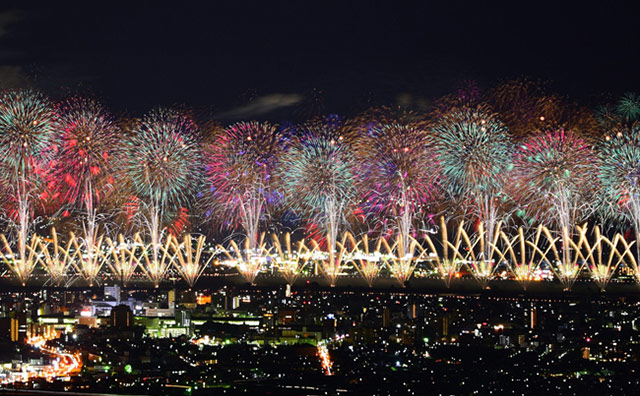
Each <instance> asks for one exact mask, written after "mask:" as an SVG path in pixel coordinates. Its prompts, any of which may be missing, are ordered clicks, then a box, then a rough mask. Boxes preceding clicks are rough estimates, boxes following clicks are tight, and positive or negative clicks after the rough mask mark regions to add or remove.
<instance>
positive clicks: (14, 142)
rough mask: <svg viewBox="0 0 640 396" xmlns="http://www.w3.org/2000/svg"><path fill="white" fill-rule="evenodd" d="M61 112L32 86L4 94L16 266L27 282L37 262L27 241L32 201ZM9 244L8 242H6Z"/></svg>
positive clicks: (0, 130)
mask: <svg viewBox="0 0 640 396" xmlns="http://www.w3.org/2000/svg"><path fill="white" fill-rule="evenodd" d="M56 123H57V114H56V112H55V109H54V108H53V106H52V105H51V104H50V103H49V101H48V100H47V99H46V98H45V97H44V96H43V95H42V94H40V93H38V92H35V91H30V90H16V91H6V92H4V93H2V94H1V95H0V161H1V165H2V168H3V172H2V175H3V177H4V179H5V180H4V182H5V185H6V188H7V194H8V195H9V196H10V198H11V199H10V201H11V202H15V204H16V205H15V206H16V207H15V208H14V211H15V212H16V216H15V219H14V218H13V217H10V218H9V221H10V222H11V223H12V225H13V226H14V227H15V228H16V230H17V232H16V235H15V241H16V243H17V245H18V246H17V252H16V253H17V254H16V256H15V257H14V258H13V259H12V260H13V261H12V264H11V266H10V268H12V270H13V272H14V274H15V275H16V276H17V277H18V280H19V281H20V282H21V283H22V284H25V283H26V281H27V280H28V278H29V277H30V276H31V272H32V271H33V268H34V266H35V264H34V263H32V262H30V261H29V257H31V254H30V253H28V252H27V250H28V246H27V241H28V239H29V233H30V232H31V229H32V227H33V208H32V201H33V200H34V199H35V197H34V196H35V191H36V188H37V184H38V181H39V179H40V177H41V174H42V170H41V169H42V167H44V166H45V165H46V163H47V162H48V158H49V156H50V152H51V150H50V145H51V139H52V136H53V133H54V131H55V129H56ZM6 245H7V246H8V244H6Z"/></svg>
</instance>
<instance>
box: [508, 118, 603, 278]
mask: <svg viewBox="0 0 640 396" xmlns="http://www.w3.org/2000/svg"><path fill="white" fill-rule="evenodd" d="M595 160H596V157H595V153H594V152H593V150H592V148H591V146H590V145H589V144H588V143H587V142H586V141H585V140H584V139H582V138H580V137H579V136H577V135H576V134H574V133H572V132H570V131H564V130H556V131H551V132H548V133H546V134H544V135H541V136H534V137H530V138H529V139H527V140H526V141H525V142H524V143H522V144H521V145H519V147H518V150H517V153H516V155H515V160H514V161H515V168H514V173H515V178H516V188H517V189H518V191H520V195H521V196H520V199H521V202H523V203H525V206H526V210H527V212H529V214H530V215H531V216H532V217H533V218H535V219H537V220H538V221H539V222H540V223H542V224H552V225H555V226H557V227H558V228H557V233H558V235H559V236H560V239H561V241H562V258H561V262H559V263H558V265H559V266H561V267H562V268H563V270H561V271H560V276H561V278H564V279H565V280H566V282H565V286H567V287H570V286H571V285H572V284H573V279H575V276H576V275H575V274H574V272H575V265H574V262H575V260H574V259H572V249H571V240H572V238H573V235H574V229H573V226H574V224H576V223H577V222H579V221H581V220H582V219H583V218H584V217H585V216H588V215H589V214H591V213H592V211H593V207H594V206H593V204H594V203H595V201H594V198H595V197H596V191H595V190H594V189H595V188H596V185H597V183H594V182H593V181H590V180H591V179H593V178H594V176H596V175H597V173H596V161H595Z"/></svg>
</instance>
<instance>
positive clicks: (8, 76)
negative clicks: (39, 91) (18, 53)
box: [0, 65, 31, 90]
mask: <svg viewBox="0 0 640 396" xmlns="http://www.w3.org/2000/svg"><path fill="white" fill-rule="evenodd" d="M30 85H31V84H30V82H29V79H28V78H27V76H26V75H25V74H24V72H23V71H22V68H21V67H20V66H9V65H0V90H2V89H11V88H26V87H28V86H30Z"/></svg>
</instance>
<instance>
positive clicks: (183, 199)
mask: <svg viewBox="0 0 640 396" xmlns="http://www.w3.org/2000/svg"><path fill="white" fill-rule="evenodd" d="M199 142H200V139H199V135H198V130H197V127H196V125H195V124H194V123H193V122H192V121H191V120H190V119H189V118H187V117H186V116H185V115H183V114H182V113H180V112H178V111H174V110H170V109H162V108H161V109H156V110H153V111H151V112H150V113H149V114H147V115H146V116H144V117H143V118H142V119H141V120H138V121H137V122H136V123H135V125H134V126H133V129H132V131H131V133H130V135H129V137H128V139H127V142H126V149H125V159H124V161H123V168H122V170H123V171H124V175H125V176H126V179H127V180H128V181H129V184H130V190H131V191H132V192H133V194H134V195H135V196H136V197H137V198H139V201H138V202H139V203H140V204H141V206H143V208H142V210H141V212H142V213H141V217H140V218H139V219H140V220H141V222H142V226H143V227H144V228H145V229H146V234H147V237H148V238H149V239H150V246H151V252H150V257H149V254H147V253H145V255H144V261H143V263H144V265H146V268H144V269H145V271H144V272H145V273H146V274H147V276H148V277H149V278H150V280H151V281H153V283H154V284H155V285H156V286H158V284H159V282H160V281H161V280H162V279H163V278H164V275H165V272H166V270H167V269H168V268H169V267H170V265H168V263H167V262H165V261H164V260H166V259H167V257H166V246H165V245H166V244H167V241H166V240H165V241H163V239H167V236H166V228H164V222H165V220H166V217H167V216H168V215H169V214H171V213H176V212H178V211H179V208H181V207H186V206H189V203H190V201H191V199H192V198H193V197H194V196H195V194H196V192H197V189H198V188H199V187H200V185H199V184H200V182H199V179H200V174H201V165H200V157H201V155H200V147H199ZM144 265H143V266H144Z"/></svg>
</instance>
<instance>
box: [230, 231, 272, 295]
mask: <svg viewBox="0 0 640 396" xmlns="http://www.w3.org/2000/svg"><path fill="white" fill-rule="evenodd" d="M250 246H251V242H250V241H249V239H248V238H245V240H244V248H240V247H239V246H238V244H237V243H236V242H235V241H231V242H229V249H225V248H224V247H223V246H218V248H219V249H220V250H221V251H222V252H223V253H224V254H225V255H226V256H227V258H228V262H227V265H231V266H234V267H235V268H236V269H237V270H238V272H239V273H240V274H241V275H242V276H243V277H244V278H245V279H246V280H247V282H249V283H251V284H252V285H255V282H256V277H257V276H258V274H259V273H260V271H261V270H262V268H263V267H264V265H265V264H266V263H267V260H268V257H269V251H268V249H267V248H266V244H265V243H264V233H262V234H261V235H260V238H259V239H258V243H257V244H256V247H255V248H253V249H252V248H250Z"/></svg>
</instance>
